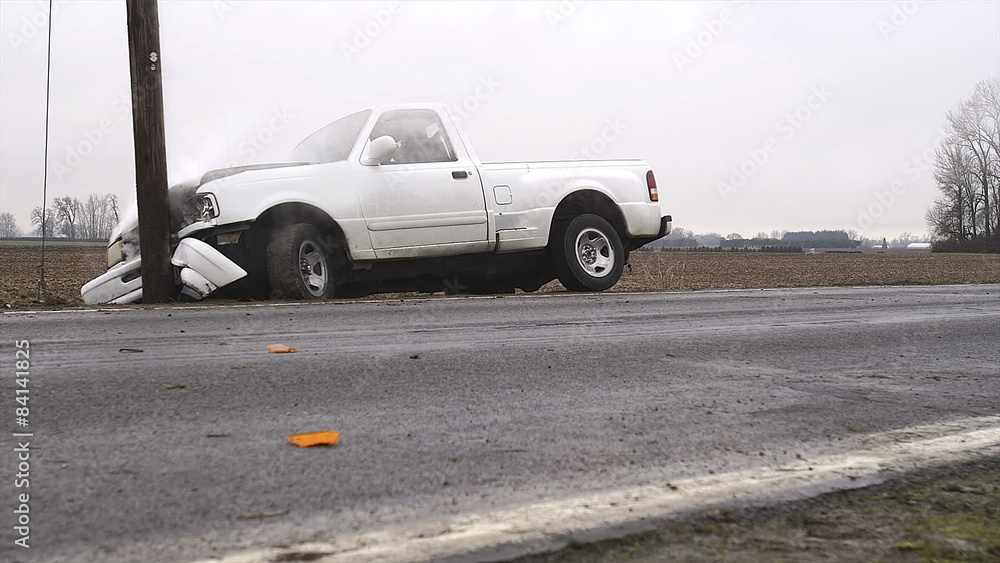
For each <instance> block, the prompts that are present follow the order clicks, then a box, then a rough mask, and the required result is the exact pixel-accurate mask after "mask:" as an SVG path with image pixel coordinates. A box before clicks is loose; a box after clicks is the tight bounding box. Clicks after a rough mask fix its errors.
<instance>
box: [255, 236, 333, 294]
mask: <svg viewBox="0 0 1000 563" xmlns="http://www.w3.org/2000/svg"><path fill="white" fill-rule="evenodd" d="M334 258H335V255H334V254H333V249H332V248H331V246H330V245H329V244H327V243H326V241H325V239H324V238H323V237H322V235H321V234H320V232H319V230H317V229H316V227H313V226H312V225H310V224H308V223H295V224H292V225H285V226H283V227H279V228H278V229H276V230H275V231H274V233H273V234H272V235H271V240H270V242H269V243H268V245H267V278H268V281H269V282H271V288H272V290H274V292H275V294H276V296H278V297H288V298H290V299H323V298H326V297H333V291H334V288H335V287H336V282H337V279H336V275H335V272H336V268H335V260H334Z"/></svg>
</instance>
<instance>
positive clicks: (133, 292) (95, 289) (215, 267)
mask: <svg viewBox="0 0 1000 563" xmlns="http://www.w3.org/2000/svg"><path fill="white" fill-rule="evenodd" d="M170 263H171V264H173V265H174V266H175V267H176V268H177V270H176V272H175V274H176V275H175V278H176V279H177V280H178V282H179V285H180V286H181V293H182V294H184V295H187V296H188V297H191V298H192V299H203V298H205V297H207V296H208V295H209V294H210V293H212V292H213V291H215V290H216V289H218V288H220V287H222V286H224V285H229V284H231V283H233V282H234V281H236V280H238V279H240V278H243V277H245V276H246V275H247V272H246V270H244V269H243V268H241V267H239V265H237V264H236V263H235V262H233V261H232V260H230V259H229V258H226V257H225V256H224V255H223V254H222V253H221V252H219V251H218V250H216V249H214V248H212V247H211V246H210V245H209V244H208V243H205V242H202V241H200V240H198V239H195V238H185V239H181V242H180V244H178V245H177V249H176V250H174V255H173V257H172V258H171V259H170ZM80 294H81V296H82V297H83V301H84V303H86V304H88V305H97V304H100V303H115V304H126V303H135V302H136V301H139V300H140V299H142V258H141V257H137V258H134V259H133V260H131V261H130V262H126V263H124V264H120V265H118V266H115V267H114V268H112V269H110V270H108V271H107V272H106V273H104V274H103V275H101V276H98V277H96V278H94V279H93V280H91V281H89V282H87V284H86V285H84V286H83V288H81V289H80Z"/></svg>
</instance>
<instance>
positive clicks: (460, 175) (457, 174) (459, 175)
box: [451, 170, 469, 180]
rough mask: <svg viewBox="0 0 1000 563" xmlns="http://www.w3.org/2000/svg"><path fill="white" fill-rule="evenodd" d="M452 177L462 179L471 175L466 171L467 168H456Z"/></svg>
mask: <svg viewBox="0 0 1000 563" xmlns="http://www.w3.org/2000/svg"><path fill="white" fill-rule="evenodd" d="M451 177H452V178H454V179H456V180H462V179H464V178H468V177H469V173H468V172H466V171H465V170H456V171H454V172H452V173H451Z"/></svg>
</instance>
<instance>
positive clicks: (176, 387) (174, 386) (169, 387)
mask: <svg viewBox="0 0 1000 563" xmlns="http://www.w3.org/2000/svg"><path fill="white" fill-rule="evenodd" d="M186 387H187V385H182V384H180V383H178V384H177V385H167V386H166V387H164V389H166V390H167V391H174V390H176V389H184V388H186Z"/></svg>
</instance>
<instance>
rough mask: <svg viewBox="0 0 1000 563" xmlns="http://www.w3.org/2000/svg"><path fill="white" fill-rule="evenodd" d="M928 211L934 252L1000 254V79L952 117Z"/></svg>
mask: <svg viewBox="0 0 1000 563" xmlns="http://www.w3.org/2000/svg"><path fill="white" fill-rule="evenodd" d="M946 117H947V125H946V127H947V130H946V131H947V136H946V138H945V141H944V143H943V144H942V145H941V146H940V147H938V149H937V152H936V155H935V162H934V180H935V182H936V183H937V187H938V190H940V192H941V195H940V197H939V198H938V199H937V200H935V202H934V204H933V205H932V206H931V208H930V209H928V211H927V215H926V219H927V223H928V226H929V227H930V229H931V231H932V232H933V233H934V236H935V239H936V240H935V243H934V250H936V251H946V252H947V251H955V252H969V251H979V252H983V251H985V252H1000V78H993V79H990V80H984V81H982V82H980V83H979V84H976V87H975V88H974V89H973V92H972V97H970V98H969V99H967V100H962V101H961V102H960V103H959V104H958V107H957V108H955V109H954V110H952V111H949V112H948V113H947V116H946Z"/></svg>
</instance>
